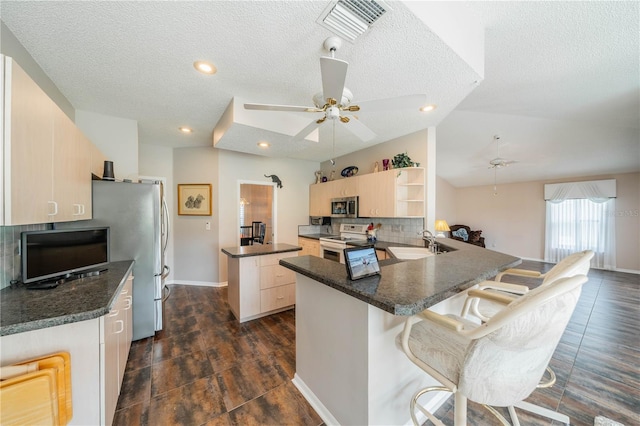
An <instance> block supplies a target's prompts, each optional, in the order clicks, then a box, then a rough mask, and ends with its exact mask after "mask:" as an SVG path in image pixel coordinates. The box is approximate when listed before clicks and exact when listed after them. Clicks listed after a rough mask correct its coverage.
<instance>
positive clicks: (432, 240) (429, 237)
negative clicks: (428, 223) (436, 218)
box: [418, 229, 436, 253]
mask: <svg viewBox="0 0 640 426" xmlns="http://www.w3.org/2000/svg"><path fill="white" fill-rule="evenodd" d="M418 234H422V239H423V240H424V241H425V243H426V242H427V241H428V242H429V245H428V247H429V248H431V251H433V252H434V253H435V251H436V237H435V236H434V235H433V234H432V233H431V231H429V230H428V229H424V230H422V231H420V232H418Z"/></svg>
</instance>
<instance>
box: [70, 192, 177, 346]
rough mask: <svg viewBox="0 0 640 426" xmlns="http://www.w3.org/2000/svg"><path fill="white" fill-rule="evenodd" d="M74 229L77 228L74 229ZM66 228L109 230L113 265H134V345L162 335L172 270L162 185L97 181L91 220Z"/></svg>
mask: <svg viewBox="0 0 640 426" xmlns="http://www.w3.org/2000/svg"><path fill="white" fill-rule="evenodd" d="M73 224H75V226H74V225H73ZM73 224H70V223H68V224H67V225H68V226H73V227H80V226H109V227H110V228H111V229H110V245H111V250H110V255H111V261H112V262H115V261H119V260H129V259H133V260H135V265H134V267H133V276H134V281H133V340H139V339H143V338H145V337H149V336H153V335H155V332H156V331H158V330H162V322H163V300H162V299H163V295H164V288H165V285H164V279H165V278H166V276H167V275H168V271H169V267H168V266H167V265H166V264H165V249H166V244H167V240H168V238H169V226H168V225H169V217H168V209H167V206H166V203H165V201H164V197H163V191H162V184H161V183H159V182H154V183H127V182H113V181H104V180H102V181H99V180H94V181H93V219H91V220H88V221H82V222H74V223H73Z"/></svg>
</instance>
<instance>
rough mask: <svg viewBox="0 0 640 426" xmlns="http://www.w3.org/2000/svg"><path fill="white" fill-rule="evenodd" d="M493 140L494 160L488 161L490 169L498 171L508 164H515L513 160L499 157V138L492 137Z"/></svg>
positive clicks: (497, 136)
mask: <svg viewBox="0 0 640 426" xmlns="http://www.w3.org/2000/svg"><path fill="white" fill-rule="evenodd" d="M493 140H494V141H495V142H496V158H494V159H492V160H489V168H490V169H499V168H501V167H507V166H509V165H510V164H514V163H517V161H515V160H507V159H505V158H502V157H500V136H499V135H494V136H493Z"/></svg>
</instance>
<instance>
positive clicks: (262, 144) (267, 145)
mask: <svg viewBox="0 0 640 426" xmlns="http://www.w3.org/2000/svg"><path fill="white" fill-rule="evenodd" d="M258 146H259V147H260V148H269V147H270V146H271V144H270V143H269V142H264V141H263V142H258Z"/></svg>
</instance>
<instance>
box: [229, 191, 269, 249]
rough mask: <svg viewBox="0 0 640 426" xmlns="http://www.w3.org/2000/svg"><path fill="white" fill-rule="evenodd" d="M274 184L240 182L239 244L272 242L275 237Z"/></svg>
mask: <svg viewBox="0 0 640 426" xmlns="http://www.w3.org/2000/svg"><path fill="white" fill-rule="evenodd" d="M274 188H275V184H273V183H257V182H240V188H239V215H238V223H239V225H240V233H239V234H240V241H239V242H240V245H241V246H242V245H253V244H272V243H273V242H274V241H275V239H276V232H275V223H276V220H275V218H276V210H275V205H276V203H275V196H276V194H275V191H274Z"/></svg>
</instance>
